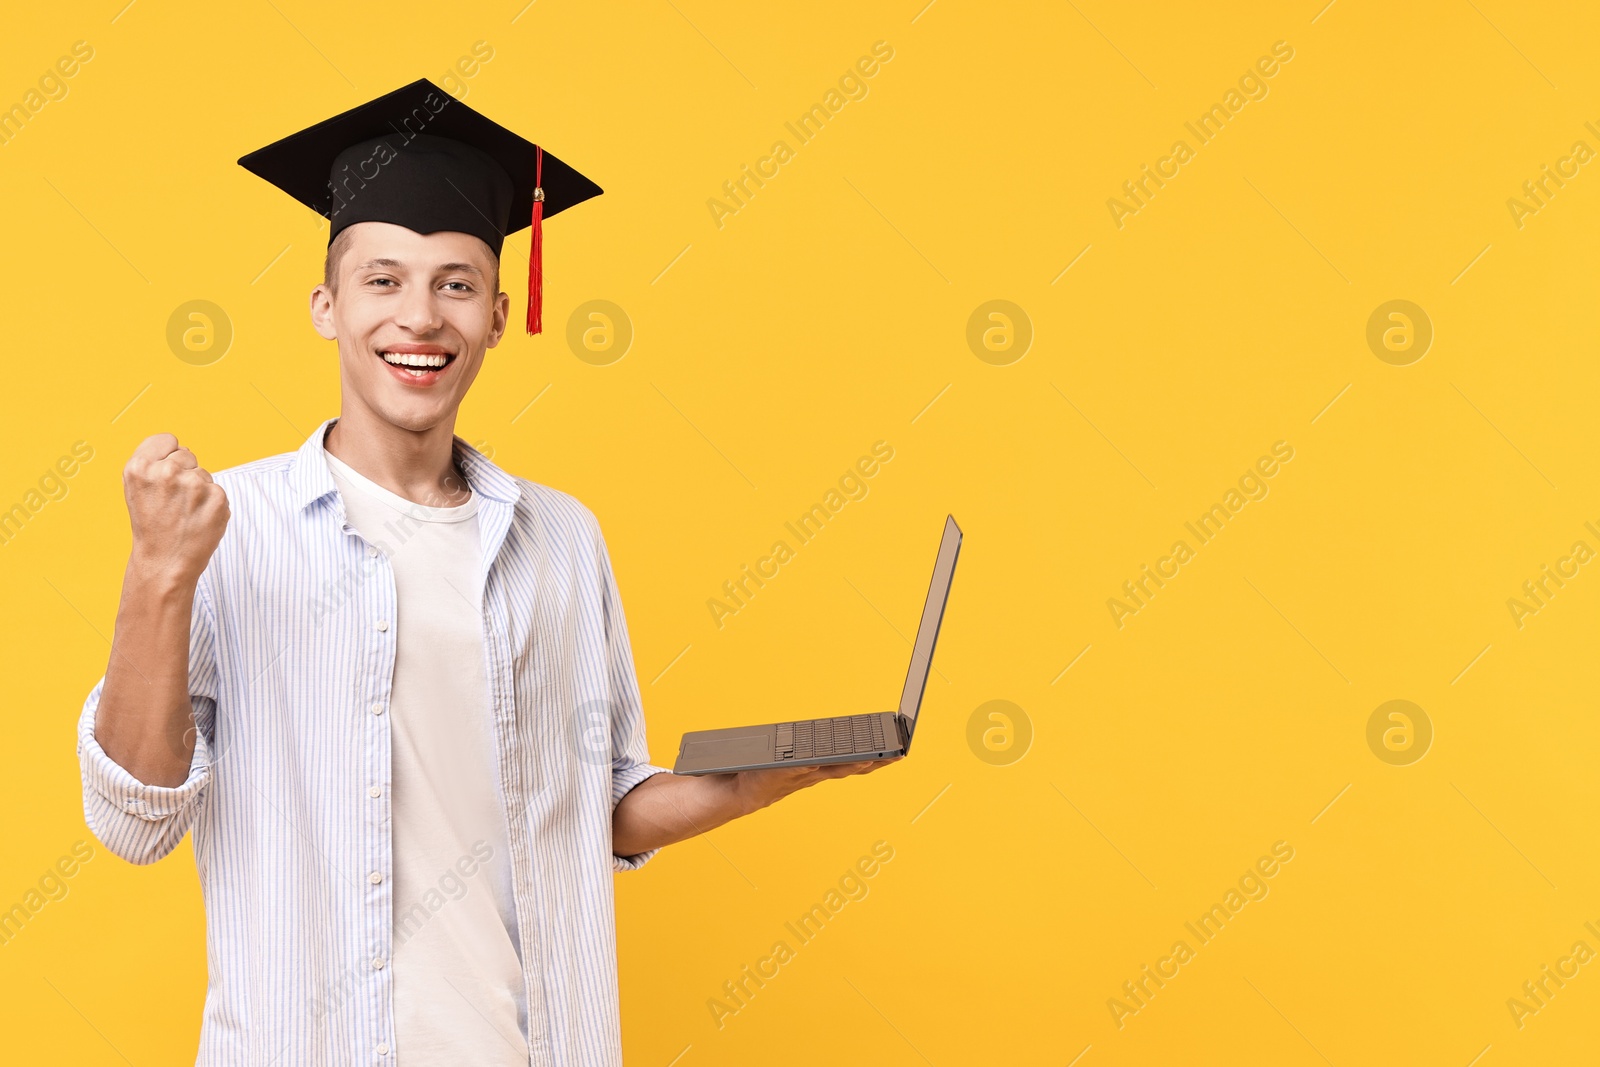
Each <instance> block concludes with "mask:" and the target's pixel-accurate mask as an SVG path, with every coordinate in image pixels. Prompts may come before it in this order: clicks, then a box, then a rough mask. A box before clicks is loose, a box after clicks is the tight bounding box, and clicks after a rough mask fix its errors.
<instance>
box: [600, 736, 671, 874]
mask: <svg viewBox="0 0 1600 1067" xmlns="http://www.w3.org/2000/svg"><path fill="white" fill-rule="evenodd" d="M671 773H672V768H671V767H659V766H657V765H656V764H654V763H636V764H634V765H633V766H631V767H629V768H628V769H626V770H623V771H613V772H612V775H611V810H612V811H613V812H615V811H616V810H617V805H618V804H620V803H622V798H623V797H625V796H627V795H628V791H629V790H631V789H632V788H633V787H634V786H636V785H638V784H639V783H640V782H643V781H644V780H645V779H647V778H653V777H655V776H656V775H658V774H671ZM660 851H661V849H659V848H652V849H650V850H648V851H646V852H640V853H639V854H638V855H634V856H618V855H617V854H616V853H612V854H611V870H612V872H613V873H616V872H619V871H636V870H638V869H639V868H640V867H643V866H644V865H645V864H646V863H649V862H650V857H652V856H654V855H655V854H656V853H657V852H660Z"/></svg>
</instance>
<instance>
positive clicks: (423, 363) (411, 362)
mask: <svg viewBox="0 0 1600 1067" xmlns="http://www.w3.org/2000/svg"><path fill="white" fill-rule="evenodd" d="M378 358H379V359H381V360H383V361H384V362H385V363H387V364H389V366H391V367H394V368H396V369H397V370H400V371H402V372H403V373H405V374H409V375H410V376H411V377H413V378H424V377H426V376H428V375H429V374H435V373H437V372H439V371H442V370H443V369H444V368H445V367H448V366H449V365H450V364H451V363H454V362H455V358H456V357H455V355H454V354H453V353H446V354H443V355H436V354H434V353H431V352H430V353H421V352H389V351H385V350H382V349H380V350H379V351H378Z"/></svg>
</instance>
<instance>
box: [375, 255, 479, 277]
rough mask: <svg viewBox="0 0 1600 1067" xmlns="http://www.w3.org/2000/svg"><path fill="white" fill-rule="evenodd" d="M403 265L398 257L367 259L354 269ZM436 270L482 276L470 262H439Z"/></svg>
mask: <svg viewBox="0 0 1600 1067" xmlns="http://www.w3.org/2000/svg"><path fill="white" fill-rule="evenodd" d="M403 266H405V264H404V263H401V262H400V261H399V260H398V259H369V260H367V261H366V262H365V263H363V264H361V265H360V266H358V267H357V268H356V270H366V269H367V268H369V267H403ZM438 270H439V271H441V272H449V271H463V272H466V273H469V274H476V275H478V276H479V277H480V278H481V277H483V271H481V270H479V269H478V268H477V267H475V266H473V265H472V264H471V263H441V264H439V266H438Z"/></svg>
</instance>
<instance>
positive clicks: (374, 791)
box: [367, 786, 383, 800]
mask: <svg viewBox="0 0 1600 1067" xmlns="http://www.w3.org/2000/svg"><path fill="white" fill-rule="evenodd" d="M367 796H369V797H371V798H372V799H374V800H376V799H378V798H379V797H381V796H383V790H382V789H381V788H380V787H378V786H373V787H372V788H371V789H369V790H367Z"/></svg>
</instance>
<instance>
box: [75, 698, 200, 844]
mask: <svg viewBox="0 0 1600 1067" xmlns="http://www.w3.org/2000/svg"><path fill="white" fill-rule="evenodd" d="M78 758H79V761H80V763H81V765H82V769H83V781H84V785H86V786H87V787H89V788H90V789H92V790H93V791H94V792H95V793H97V794H98V795H99V796H100V797H101V798H102V799H103V800H105V801H106V802H107V803H108V804H110V805H111V806H112V807H114V808H115V809H116V810H117V811H119V812H124V813H126V814H129V815H133V816H135V817H137V818H140V819H144V820H145V821H146V822H162V821H163V820H166V819H168V818H171V817H172V816H173V815H176V814H178V813H179V812H181V811H183V809H185V808H186V807H188V806H189V805H190V804H191V803H193V802H194V799H195V797H196V796H198V795H199V793H200V791H201V790H202V789H204V788H205V785H206V783H207V782H208V781H209V780H210V778H211V746H210V745H208V744H207V743H206V739H205V735H204V734H202V733H201V732H200V731H198V730H196V731H195V734H194V756H193V758H192V759H190V761H189V776H188V777H187V778H186V779H185V780H184V781H183V784H181V785H172V786H163V785H146V784H145V783H144V782H141V781H139V779H137V778H135V777H134V776H133V775H132V774H130V773H128V771H127V770H126V769H125V768H124V767H123V766H122V765H121V764H119V763H118V762H117V761H116V760H114V759H112V758H111V757H110V756H108V755H107V754H106V751H105V749H103V748H101V747H100V742H99V741H97V740H95V736H94V716H93V715H86V716H84V718H83V722H82V724H81V726H80V727H79V730H78Z"/></svg>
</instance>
